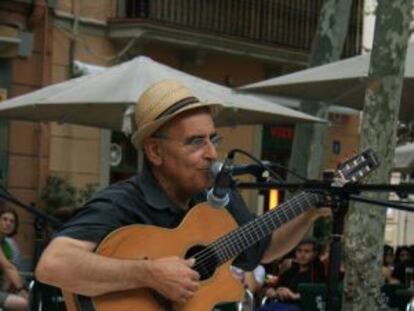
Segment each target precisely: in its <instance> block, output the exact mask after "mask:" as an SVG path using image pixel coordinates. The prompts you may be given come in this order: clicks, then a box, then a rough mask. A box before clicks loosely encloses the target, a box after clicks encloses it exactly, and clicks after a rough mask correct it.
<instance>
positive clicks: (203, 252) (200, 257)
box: [185, 245, 219, 281]
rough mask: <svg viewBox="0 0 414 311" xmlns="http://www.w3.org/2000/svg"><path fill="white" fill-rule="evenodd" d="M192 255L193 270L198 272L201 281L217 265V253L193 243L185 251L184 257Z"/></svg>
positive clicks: (206, 277)
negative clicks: (193, 260) (193, 261)
mask: <svg viewBox="0 0 414 311" xmlns="http://www.w3.org/2000/svg"><path fill="white" fill-rule="evenodd" d="M192 257H193V258H195V260H196V263H195V265H194V270H196V271H197V272H198V273H199V274H200V280H201V281H204V280H206V279H208V278H210V277H211V276H212V275H213V274H214V271H216V268H217V266H218V265H219V260H218V258H217V255H216V254H215V253H214V252H213V250H212V249H210V248H208V247H206V246H203V245H195V246H193V247H191V248H190V249H189V250H188V251H187V253H186V254H185V258H192Z"/></svg>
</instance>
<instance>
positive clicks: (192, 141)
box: [152, 134, 223, 151]
mask: <svg viewBox="0 0 414 311" xmlns="http://www.w3.org/2000/svg"><path fill="white" fill-rule="evenodd" d="M152 137H153V138H157V139H166V140H172V141H177V142H179V143H181V144H182V145H183V146H185V147H188V149H190V150H191V151H197V150H200V149H202V148H204V147H205V146H207V145H208V142H210V143H211V144H212V145H213V146H214V148H217V147H218V146H219V145H220V143H221V142H222V140H223V137H222V136H220V135H217V134H213V135H211V136H210V137H200V136H195V137H190V138H187V139H184V140H181V139H175V138H171V137H169V136H166V135H161V134H160V135H154V136H152Z"/></svg>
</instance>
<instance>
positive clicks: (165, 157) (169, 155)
mask: <svg viewBox="0 0 414 311" xmlns="http://www.w3.org/2000/svg"><path fill="white" fill-rule="evenodd" d="M159 135H160V137H161V138H160V139H157V141H158V144H159V148H160V155H161V162H160V164H159V165H154V169H157V170H158V172H159V173H161V175H162V178H164V180H165V179H166V180H167V181H168V183H169V185H170V186H171V185H172V186H173V188H174V189H173V191H175V192H178V193H179V195H182V196H192V195H194V194H196V193H198V192H200V191H202V190H204V189H206V188H208V187H210V186H211V185H212V180H211V177H210V174H209V168H210V166H211V164H212V162H213V161H215V160H216V159H217V152H216V149H215V147H214V145H213V144H212V142H211V139H213V141H214V137H215V136H216V135H217V134H216V130H215V126H214V122H213V119H212V117H211V115H210V113H208V112H207V111H206V110H197V111H195V112H191V113H186V114H184V115H183V116H180V117H179V118H177V119H174V120H173V121H171V123H170V124H168V126H167V127H166V128H165V129H162V130H161V131H160V134H159ZM156 136H157V135H156ZM200 142H201V144H200ZM171 182H172V183H171ZM168 183H167V184H168Z"/></svg>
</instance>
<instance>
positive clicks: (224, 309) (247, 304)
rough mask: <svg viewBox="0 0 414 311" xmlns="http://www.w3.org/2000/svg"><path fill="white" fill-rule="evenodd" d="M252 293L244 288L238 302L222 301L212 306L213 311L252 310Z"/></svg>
mask: <svg viewBox="0 0 414 311" xmlns="http://www.w3.org/2000/svg"><path fill="white" fill-rule="evenodd" d="M253 310H254V295H253V293H252V292H251V291H250V290H248V289H246V290H245V293H244V298H243V300H242V301H239V302H230V303H222V304H219V305H217V306H215V307H214V309H213V311H253Z"/></svg>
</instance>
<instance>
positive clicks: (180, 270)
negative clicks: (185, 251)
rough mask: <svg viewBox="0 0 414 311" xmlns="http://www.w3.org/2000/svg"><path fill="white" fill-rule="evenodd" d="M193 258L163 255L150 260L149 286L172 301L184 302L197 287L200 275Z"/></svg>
mask: <svg viewBox="0 0 414 311" xmlns="http://www.w3.org/2000/svg"><path fill="white" fill-rule="evenodd" d="M194 263H195V260H194V259H187V260H185V259H182V258H179V257H165V258H159V259H154V260H152V261H151V262H150V274H151V278H150V280H149V283H150V287H151V288H153V289H155V290H156V291H158V292H159V293H161V294H162V295H163V296H165V297H166V298H168V299H170V300H172V301H173V302H176V303H180V304H184V303H186V302H187V301H188V300H189V299H191V298H192V297H193V295H194V293H195V292H196V291H197V290H198V288H199V286H200V285H199V279H200V275H199V274H198V273H197V272H196V271H195V270H193V269H191V268H192V267H193V266H194Z"/></svg>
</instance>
